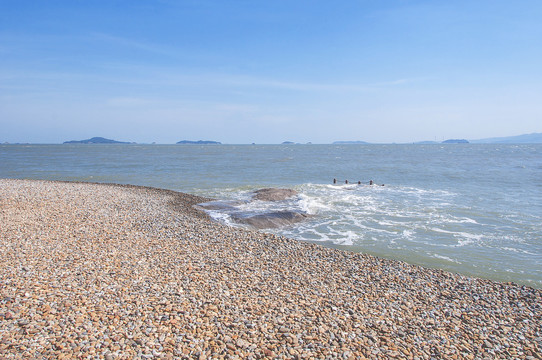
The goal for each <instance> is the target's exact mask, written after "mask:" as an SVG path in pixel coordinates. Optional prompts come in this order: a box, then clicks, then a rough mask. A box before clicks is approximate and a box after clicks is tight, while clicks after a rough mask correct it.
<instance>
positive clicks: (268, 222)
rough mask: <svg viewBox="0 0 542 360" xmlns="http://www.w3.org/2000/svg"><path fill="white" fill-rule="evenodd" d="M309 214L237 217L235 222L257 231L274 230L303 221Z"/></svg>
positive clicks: (289, 213) (277, 213) (283, 213)
mask: <svg viewBox="0 0 542 360" xmlns="http://www.w3.org/2000/svg"><path fill="white" fill-rule="evenodd" d="M307 217H308V215H307V214H303V213H299V212H295V211H276V212H270V213H265V214H259V215H254V216H249V217H235V216H233V217H232V218H233V220H234V221H235V222H237V223H239V224H246V225H250V226H252V227H254V228H256V229H272V228H279V227H285V226H289V225H292V224H295V223H297V222H300V221H303V220H305V219H306V218H307Z"/></svg>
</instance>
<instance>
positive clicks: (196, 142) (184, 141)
mask: <svg viewBox="0 0 542 360" xmlns="http://www.w3.org/2000/svg"><path fill="white" fill-rule="evenodd" d="M177 144H181V145H209V144H214V145H220V144H222V143H220V142H218V141H210V140H198V141H191V140H181V141H179V142H178V143H177Z"/></svg>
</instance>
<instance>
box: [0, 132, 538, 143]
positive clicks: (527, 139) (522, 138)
mask: <svg viewBox="0 0 542 360" xmlns="http://www.w3.org/2000/svg"><path fill="white" fill-rule="evenodd" d="M2 144H3V145H18V144H32V143H27V142H24V143H9V142H4V143H2ZM63 144H138V143H137V142H127V141H118V140H113V139H107V138H104V137H92V138H90V139H85V140H69V141H64V142H63ZM141 144H145V143H141ZM150 144H152V145H155V144H156V142H152V143H150ZM175 144H179V145H222V143H221V142H219V141H214V140H197V141H194V140H181V141H178V142H177V143H175ZM252 144H253V145H254V144H255V143H252ZM270 144H271V143H270ZM280 144H282V145H293V144H295V145H300V144H301V143H299V142H294V141H284V142H282V143H280ZM306 144H312V142H307V143H306ZM324 144H325V143H322V145H324ZM330 144H332V145H350V144H354V145H356V144H357V145H377V144H388V143H375V142H373V143H371V142H367V141H360V140H346V141H345V140H341V141H333V142H331V143H330ZM393 144H415V145H429V144H542V133H531V134H523V135H516V136H507V137H497V138H484V139H477V140H467V139H447V140H444V141H415V142H410V143H393ZM237 145H240V143H239V144H237Z"/></svg>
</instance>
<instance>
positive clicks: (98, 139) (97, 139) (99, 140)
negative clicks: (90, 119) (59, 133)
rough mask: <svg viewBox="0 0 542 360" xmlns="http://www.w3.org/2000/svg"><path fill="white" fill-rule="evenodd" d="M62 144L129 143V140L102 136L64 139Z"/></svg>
mask: <svg viewBox="0 0 542 360" xmlns="http://www.w3.org/2000/svg"><path fill="white" fill-rule="evenodd" d="M64 144H130V143H129V142H123V141H116V140H111V139H106V138H103V137H93V138H91V139H87V140H71V141H64Z"/></svg>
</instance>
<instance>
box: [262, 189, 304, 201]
mask: <svg viewBox="0 0 542 360" xmlns="http://www.w3.org/2000/svg"><path fill="white" fill-rule="evenodd" d="M296 195H297V191H295V190H292V189H273V188H267V189H260V190H256V191H254V196H253V197H252V198H253V199H254V200H261V201H282V200H286V199H289V198H291V197H293V196H296Z"/></svg>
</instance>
